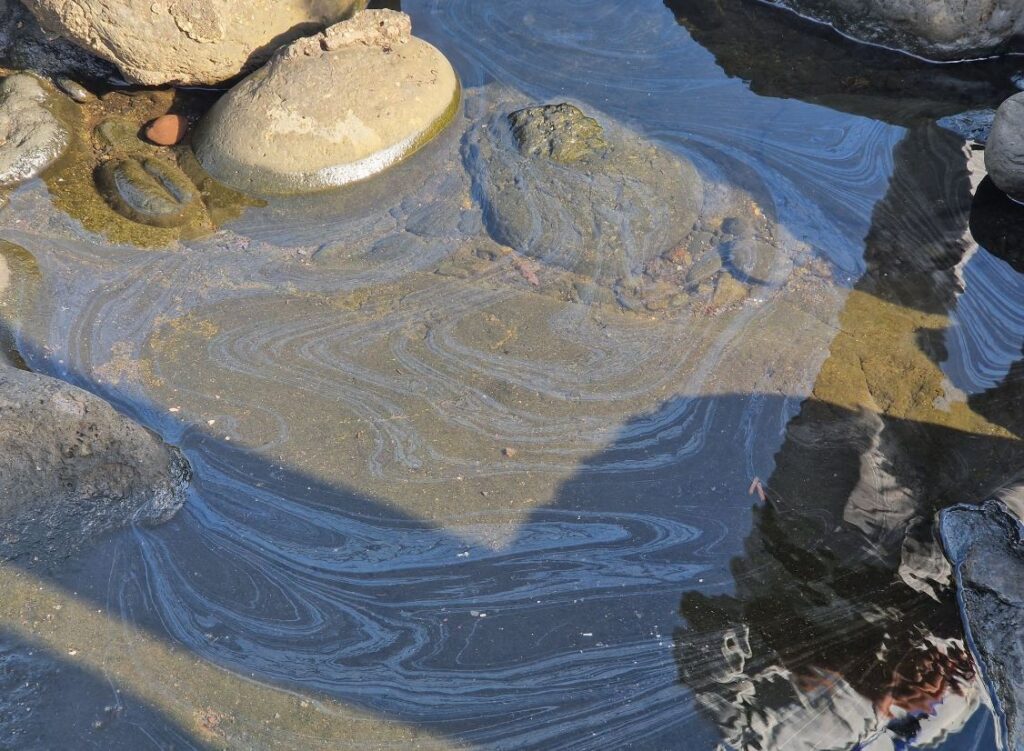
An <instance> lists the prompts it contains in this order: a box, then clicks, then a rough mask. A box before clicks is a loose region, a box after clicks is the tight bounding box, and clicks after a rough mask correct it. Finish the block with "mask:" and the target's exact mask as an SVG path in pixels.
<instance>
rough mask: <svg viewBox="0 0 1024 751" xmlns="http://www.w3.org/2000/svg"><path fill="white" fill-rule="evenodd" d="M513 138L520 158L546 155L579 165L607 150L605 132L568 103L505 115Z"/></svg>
mask: <svg viewBox="0 0 1024 751" xmlns="http://www.w3.org/2000/svg"><path fill="white" fill-rule="evenodd" d="M508 121H509V124H510V125H511V126H512V137H513V138H515V139H516V143H517V144H518V145H519V153H520V154H522V155H523V156H545V157H548V158H549V159H554V160H555V161H556V162H566V163H568V162H578V161H579V160H581V159H583V158H584V157H587V156H596V155H598V154H600V153H602V152H603V151H604V150H605V149H607V148H608V144H607V143H606V142H605V140H604V129H603V128H601V125H600V124H599V123H598V122H597V120H595V119H594V118H592V117H587V116H586V115H584V114H583V112H582V111H581V110H580V109H579V108H578V107H574V106H573V105H571V104H551V105H548V106H546V107H530V108H528V109H522V110H519V111H518V112H513V113H512V114H511V115H509V116H508Z"/></svg>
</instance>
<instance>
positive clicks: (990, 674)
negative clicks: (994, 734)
mask: <svg viewBox="0 0 1024 751" xmlns="http://www.w3.org/2000/svg"><path fill="white" fill-rule="evenodd" d="M941 531H942V541H943V545H944V546H945V548H946V555H947V556H948V557H949V559H950V561H951V562H952V563H953V565H954V566H955V567H956V571H957V582H958V586H959V589H960V599H961V607H962V610H963V619H964V625H965V627H966V628H968V629H969V631H970V634H971V638H972V641H973V646H974V648H975V650H976V657H977V658H978V659H979V661H980V662H981V664H982V666H983V669H984V673H985V677H986V679H987V681H988V682H989V684H990V688H991V690H992V692H993V694H994V697H993V698H994V699H995V700H996V701H997V702H998V704H999V708H1000V710H1001V712H1002V715H1003V717H1004V718H1005V723H1006V726H1005V728H1004V732H1005V733H1006V735H1007V739H1008V741H1009V747H1010V748H1011V749H1021V748H1024V716H1022V715H1021V712H1022V710H1024V637H1022V634H1024V545H1022V544H1021V526H1020V522H1018V521H1017V519H1016V518H1015V517H1013V516H1011V515H1010V514H1009V513H1007V511H1006V508H1005V507H1004V506H1003V505H1002V504H1000V503H998V502H995V501H990V502H988V503H986V504H984V505H983V506H981V507H973V506H955V507H953V508H951V509H948V510H947V511H945V512H943V514H942V516H941Z"/></svg>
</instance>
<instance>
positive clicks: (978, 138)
mask: <svg viewBox="0 0 1024 751" xmlns="http://www.w3.org/2000/svg"><path fill="white" fill-rule="evenodd" d="M995 118H996V112H995V110H990V109H980V110H970V111H968V112H961V113H959V114H957V115H949V116H948V117H944V118H942V119H941V120H939V125H940V126H941V127H943V128H945V129H946V130H951V131H953V132H954V133H956V134H957V135H958V136H960V137H961V138H963V139H964V140H965V141H972V142H974V143H981V144H983V143H986V142H987V141H988V135H989V133H991V132H992V124H993V123H994V122H995Z"/></svg>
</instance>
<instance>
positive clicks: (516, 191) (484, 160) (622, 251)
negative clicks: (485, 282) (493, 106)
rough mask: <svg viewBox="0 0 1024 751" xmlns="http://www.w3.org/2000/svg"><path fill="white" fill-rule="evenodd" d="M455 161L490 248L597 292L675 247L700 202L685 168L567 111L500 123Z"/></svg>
mask: <svg viewBox="0 0 1024 751" xmlns="http://www.w3.org/2000/svg"><path fill="white" fill-rule="evenodd" d="M463 157H464V160H465V162H466V165H467V168H468V169H469V171H470V173H471V174H472V175H473V180H474V184H475V187H476V195H478V196H480V199H481V202H482V208H483V216H484V223H485V225H486V227H487V230H488V232H489V233H490V234H491V236H492V237H493V238H494V240H495V241H496V242H498V243H499V244H501V245H505V246H508V247H511V248H513V249H515V250H517V251H518V252H520V253H522V254H524V255H526V256H530V257H532V258H535V259H537V260H539V261H541V262H543V263H545V264H548V265H550V266H554V267H559V268H561V269H565V270H567V271H570V272H574V273H576V274H580V275H582V276H585V277H589V278H591V279H593V280H595V281H598V282H599V283H601V284H604V285H610V284H613V283H615V281H616V280H618V279H623V278H625V279H630V278H632V277H634V276H635V275H637V274H639V273H641V272H642V269H643V268H644V266H645V264H647V263H648V262H649V261H651V260H652V259H655V258H657V257H659V256H660V255H662V254H664V253H667V252H668V251H670V250H672V249H675V248H677V247H679V246H681V245H683V244H684V243H685V241H686V240H687V237H688V236H689V234H690V233H691V232H692V231H693V228H694V223H695V221H696V219H697V217H698V215H699V214H700V211H701V207H702V203H703V188H702V184H701V180H700V178H699V177H698V175H697V172H696V170H695V169H694V167H693V165H692V164H690V163H689V162H688V161H686V160H685V159H682V158H680V157H677V156H675V155H673V154H671V153H669V152H667V151H665V150H664V149H661V148H659V147H657V146H655V145H654V144H652V143H650V142H648V141H645V140H644V139H642V138H640V137H639V136H637V135H636V134H633V133H630V132H628V131H627V130H626V129H625V128H622V127H621V126H619V125H617V124H615V123H613V122H611V121H606V120H604V119H603V118H602V119H600V120H598V119H595V118H593V117H590V116H588V115H586V114H584V113H583V112H581V111H580V110H579V109H578V108H577V107H575V106H573V105H571V104H556V105H551V106H547V107H532V108H529V109H519V110H515V111H514V112H513V113H512V114H511V116H507V115H505V114H499V115H497V116H495V117H494V118H492V119H491V120H490V121H489V122H484V123H482V124H480V125H478V126H476V127H475V128H474V129H473V130H472V131H470V133H469V134H468V136H467V139H466V145H465V147H464V150H463Z"/></svg>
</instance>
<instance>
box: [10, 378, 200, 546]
mask: <svg viewBox="0 0 1024 751" xmlns="http://www.w3.org/2000/svg"><path fill="white" fill-rule="evenodd" d="M0 424H2V425H3V428H4V429H3V431H0V559H10V558H18V557H21V556H28V555H30V556H32V557H33V558H40V559H43V560H50V561H52V560H53V559H55V558H60V557H64V556H67V555H69V554H70V553H72V552H74V551H75V550H77V549H78V548H80V547H81V546H82V545H84V544H85V543H87V542H88V541H91V540H94V539H95V538H96V537H98V536H99V535H101V534H103V533H105V532H107V531H110V530H113V529H116V528H118V527H122V526H124V525H126V524H129V523H146V524H157V523H161V522H164V521H166V520H168V519H170V518H171V517H172V516H173V515H174V514H175V513H176V512H177V511H178V509H180V508H181V506H182V504H183V503H184V501H185V489H186V485H187V482H188V478H189V469H188V465H187V464H186V462H185V460H184V459H183V458H182V456H181V455H180V454H179V453H178V451H177V450H175V449H173V448H171V447H168V446H167V445H165V444H164V443H163V442H162V441H161V440H160V439H159V438H158V437H157V436H156V435H154V434H153V433H151V432H149V431H148V430H146V429H145V428H143V427H142V426H140V425H137V424H136V423H134V422H132V421H131V420H129V419H127V418H126V417H124V416H122V415H121V414H119V413H118V412H117V411H115V410H114V408H113V407H111V406H110V405H109V404H107V403H106V402H105V401H103V400H102V399H99V398H98V397H96V396H93V395H92V394H89V393H88V392H85V391H83V390H81V389H79V388H76V387H74V386H70V385H68V384H66V383H63V382H61V381H58V380H55V379H53V378H48V377H46V376H42V375H38V374H35V373H29V372H26V371H22V370H15V369H13V368H8V367H2V368H0Z"/></svg>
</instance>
